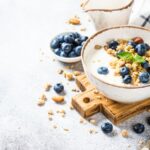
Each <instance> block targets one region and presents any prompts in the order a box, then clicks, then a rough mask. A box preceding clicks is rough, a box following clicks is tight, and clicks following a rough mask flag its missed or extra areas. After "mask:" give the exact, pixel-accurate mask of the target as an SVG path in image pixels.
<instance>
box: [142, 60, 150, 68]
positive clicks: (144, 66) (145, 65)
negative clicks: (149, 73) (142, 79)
mask: <svg viewBox="0 0 150 150" xmlns="http://www.w3.org/2000/svg"><path fill="white" fill-rule="evenodd" d="M141 66H142V67H143V68H144V69H148V68H149V67H150V64H149V62H148V61H145V62H143V63H141Z"/></svg>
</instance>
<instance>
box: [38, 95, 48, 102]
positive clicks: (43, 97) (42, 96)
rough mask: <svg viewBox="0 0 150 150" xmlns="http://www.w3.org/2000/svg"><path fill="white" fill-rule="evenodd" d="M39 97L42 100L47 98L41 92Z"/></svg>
mask: <svg viewBox="0 0 150 150" xmlns="http://www.w3.org/2000/svg"><path fill="white" fill-rule="evenodd" d="M39 99H40V100H43V101H46V100H47V97H46V96H45V95H44V94H42V95H41V96H40V98H39Z"/></svg>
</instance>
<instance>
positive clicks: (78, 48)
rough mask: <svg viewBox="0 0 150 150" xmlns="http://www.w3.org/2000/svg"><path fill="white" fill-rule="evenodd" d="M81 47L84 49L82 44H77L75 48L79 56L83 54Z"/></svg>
mask: <svg viewBox="0 0 150 150" xmlns="http://www.w3.org/2000/svg"><path fill="white" fill-rule="evenodd" d="M81 49H82V46H77V47H75V48H74V51H75V53H76V55H77V56H80V55H81Z"/></svg>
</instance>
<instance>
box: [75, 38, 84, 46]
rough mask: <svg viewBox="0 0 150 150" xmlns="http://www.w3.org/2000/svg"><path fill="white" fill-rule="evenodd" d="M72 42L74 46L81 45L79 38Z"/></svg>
mask: <svg viewBox="0 0 150 150" xmlns="http://www.w3.org/2000/svg"><path fill="white" fill-rule="evenodd" d="M74 42H75V44H76V45H81V44H82V41H81V39H80V38H76V39H75V40H74Z"/></svg>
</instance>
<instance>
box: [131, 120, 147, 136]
mask: <svg viewBox="0 0 150 150" xmlns="http://www.w3.org/2000/svg"><path fill="white" fill-rule="evenodd" d="M144 130H145V127H144V125H143V124H141V123H137V124H134V125H133V131H134V132H135V133H137V134H141V133H143V132H144Z"/></svg>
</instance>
